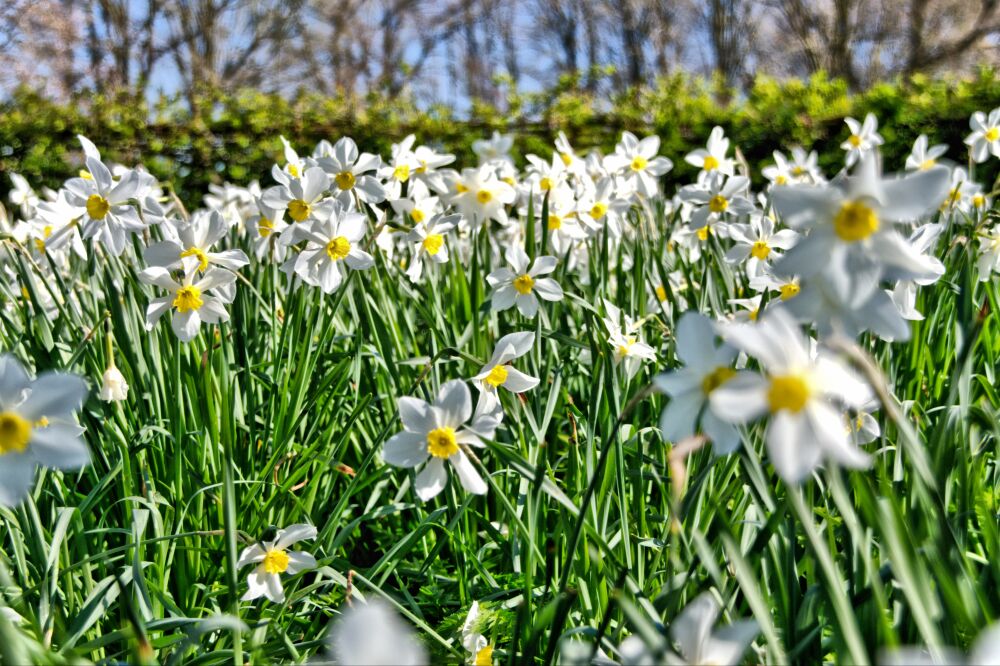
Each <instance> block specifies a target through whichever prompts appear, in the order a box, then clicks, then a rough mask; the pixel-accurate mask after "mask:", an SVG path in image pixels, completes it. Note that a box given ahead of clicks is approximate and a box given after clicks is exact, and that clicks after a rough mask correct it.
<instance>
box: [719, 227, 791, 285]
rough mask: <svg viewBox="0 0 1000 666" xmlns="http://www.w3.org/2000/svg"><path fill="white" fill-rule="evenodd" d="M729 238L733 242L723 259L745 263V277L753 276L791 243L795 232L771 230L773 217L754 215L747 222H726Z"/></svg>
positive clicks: (766, 268)
mask: <svg viewBox="0 0 1000 666" xmlns="http://www.w3.org/2000/svg"><path fill="white" fill-rule="evenodd" d="M729 238H730V239H731V240H732V241H733V242H734V243H735V245H733V247H731V248H730V249H729V251H728V252H726V261H729V262H732V263H734V264H736V263H742V262H746V270H747V277H750V278H751V279H752V278H755V277H757V276H758V275H760V274H761V273H764V272H766V271H767V270H768V269H769V268H770V267H771V263H772V262H773V261H775V260H776V259H778V258H780V257H781V254H782V251H784V250H787V249H789V248H791V247H793V246H794V245H795V243H797V242H798V240H799V234H798V233H797V232H795V231H794V230H792V229H781V230H780V231H775V230H774V220H772V219H771V218H770V217H767V216H766V215H755V216H752V217H751V218H750V222H749V224H731V225H729Z"/></svg>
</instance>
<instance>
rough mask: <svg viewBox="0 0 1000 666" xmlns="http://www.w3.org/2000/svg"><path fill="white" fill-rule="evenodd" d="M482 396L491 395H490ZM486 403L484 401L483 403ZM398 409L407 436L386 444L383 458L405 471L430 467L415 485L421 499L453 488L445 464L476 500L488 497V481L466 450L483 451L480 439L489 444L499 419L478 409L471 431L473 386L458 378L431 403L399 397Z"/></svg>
mask: <svg viewBox="0 0 1000 666" xmlns="http://www.w3.org/2000/svg"><path fill="white" fill-rule="evenodd" d="M480 395H481V396H486V395H487V393H486V392H483V393H482V394H480ZM483 399H484V398H483V397H480V400H483ZM495 399H496V398H495V396H492V395H490V396H489V397H487V398H485V400H487V401H493V400H495ZM397 404H398V406H399V418H400V420H401V421H402V422H403V431H402V432H398V433H396V434H395V435H393V436H392V437H390V438H389V439H388V440H387V441H386V443H385V446H384V448H383V449H382V459H383V460H385V462H387V463H389V464H390V465H394V466H396V467H404V468H411V467H417V466H418V465H421V464H423V463H427V464H426V465H424V468H423V470H421V472H420V473H419V474H417V477H416V480H415V482H414V488H415V490H416V492H417V497H419V498H420V499H421V500H423V501H425V502H426V501H428V500H430V499H431V498H433V497H434V496H436V495H437V494H438V493H440V492H441V491H442V490H444V487H445V485H446V484H447V483H448V473H447V471H446V469H445V461H447V462H449V463H451V467H452V470H453V471H454V472H455V474H457V475H458V480H459V481H460V482H461V484H462V487H463V488H465V490H466V491H468V492H470V493H473V494H475V495H483V494H485V493H486V491H487V488H488V487H487V485H486V482H485V481H483V479H482V477H481V476H479V472H477V471H476V468H475V466H473V464H472V461H471V460H470V459H469V457H468V456H467V455H466V454H465V452H464V451H463V450H462V446H461V445H463V444H465V445H470V446H478V447H482V446H484V444H483V442H482V439H481V437H485V438H487V439H489V438H491V437H492V436H493V430H492V429H491V428H494V429H495V424H496V419H495V416H493V415H492V410H491V409H483V410H479V409H477V410H476V417H477V418H476V419H474V420H473V421H472V422H471V423H469V424H468V425H467V426H466V421H468V420H469V417H471V416H473V414H472V396H471V394H470V392H469V387H468V385H467V384H466V383H465V382H464V381H462V380H460V379H453V380H451V381H449V382H445V383H444V384H443V385H442V386H441V389H440V390H439V391H438V394H437V398H436V399H435V400H434V402H433V403H432V404H431V403H427V402H425V401H423V400H421V399H420V398H411V397H406V398H400V399H399V400H398V401H397Z"/></svg>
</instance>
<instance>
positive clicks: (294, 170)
mask: <svg viewBox="0 0 1000 666" xmlns="http://www.w3.org/2000/svg"><path fill="white" fill-rule="evenodd" d="M287 169H288V173H289V174H291V175H292V177H293V178H298V177H299V167H297V166H296V165H294V164H292V163H291V162H289V163H288V167H287Z"/></svg>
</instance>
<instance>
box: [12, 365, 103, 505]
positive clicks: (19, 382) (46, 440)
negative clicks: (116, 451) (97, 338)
mask: <svg viewBox="0 0 1000 666" xmlns="http://www.w3.org/2000/svg"><path fill="white" fill-rule="evenodd" d="M86 397H87V383H86V382H85V381H84V380H83V378H82V377H79V376H77V375H71V374H65V373H61V372H43V373H42V374H40V375H39V376H38V377H37V378H35V379H30V378H29V377H28V374H27V372H25V370H24V367H23V366H22V365H21V364H20V363H19V362H18V361H17V359H15V358H14V357H13V356H11V355H9V354H4V355H2V356H0V505H3V506H8V507H10V506H15V505H17V504H18V503H20V502H21V500H23V499H24V498H25V497H27V496H28V493H29V492H31V487H32V486H33V485H34V483H35V468H36V467H51V468H53V469H61V470H75V469H80V468H81V467H85V466H86V465H88V464H89V463H90V450H89V449H88V448H87V445H86V444H85V443H84V442H83V440H82V439H81V438H80V435H81V434H82V433H83V428H81V427H80V426H78V425H77V424H76V421H75V417H74V413H75V412H76V411H78V410H79V409H80V407H82V406H83V402H84V400H85V399H86Z"/></svg>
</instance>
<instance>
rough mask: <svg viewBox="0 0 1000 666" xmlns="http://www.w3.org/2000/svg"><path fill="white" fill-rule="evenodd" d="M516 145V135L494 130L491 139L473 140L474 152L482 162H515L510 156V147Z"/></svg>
mask: <svg viewBox="0 0 1000 666" xmlns="http://www.w3.org/2000/svg"><path fill="white" fill-rule="evenodd" d="M513 147H514V137H513V136H511V135H510V134H501V133H500V132H497V131H494V132H493V136H492V137H490V138H489V139H476V140H475V141H473V142H472V152H474V153H475V154H476V156H477V157H478V158H479V163H480V164H488V163H490V162H508V163H510V164H513V163H514V160H513V159H511V157H510V149H511V148H513Z"/></svg>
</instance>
